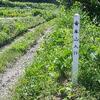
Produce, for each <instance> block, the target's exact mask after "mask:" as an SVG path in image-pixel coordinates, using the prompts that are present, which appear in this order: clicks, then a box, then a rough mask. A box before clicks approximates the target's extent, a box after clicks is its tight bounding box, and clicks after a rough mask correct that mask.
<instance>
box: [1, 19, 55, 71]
mask: <svg viewBox="0 0 100 100" xmlns="http://www.w3.org/2000/svg"><path fill="white" fill-rule="evenodd" d="M54 22H55V19H54V20H51V21H49V22H46V23H44V24H42V25H39V26H37V27H36V28H35V29H34V32H27V33H26V34H24V35H23V38H21V39H20V40H19V41H17V42H16V41H15V42H13V43H12V44H11V46H10V47H9V48H8V49H6V50H5V51H4V52H2V53H0V72H2V71H4V69H5V68H6V66H7V64H8V63H11V62H13V61H14V60H15V59H16V58H17V57H20V56H22V55H23V54H24V53H25V52H26V51H27V49H29V48H30V47H31V45H33V44H34V42H35V41H36V40H37V39H38V37H39V36H41V34H43V32H44V31H45V30H46V29H48V28H49V27H51V26H52V25H54Z"/></svg>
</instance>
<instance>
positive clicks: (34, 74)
mask: <svg viewBox="0 0 100 100" xmlns="http://www.w3.org/2000/svg"><path fill="white" fill-rule="evenodd" d="M80 8H81V4H80V3H75V4H74V5H73V6H72V7H71V8H70V9H67V10H64V8H63V7H62V8H61V11H60V14H59V16H58V17H57V23H56V24H57V25H58V26H57V28H56V29H55V31H54V32H53V33H52V34H51V35H50V36H49V37H48V39H46V40H45V42H44V43H43V44H42V45H41V48H40V49H39V50H38V51H37V55H36V57H35V59H34V61H33V64H32V66H29V67H28V68H27V69H26V74H25V76H24V77H23V78H21V79H20V84H18V86H17V87H16V95H14V97H15V98H14V99H15V100H55V99H57V98H61V99H64V100H87V99H89V100H99V99H100V89H99V88H100V70H99V67H100V61H99V60H100V48H98V47H100V43H99V42H100V37H99V35H100V28H99V27H97V26H95V25H93V24H92V22H91V21H90V18H89V16H87V13H86V12H83V11H82V10H81V9H80ZM76 12H78V13H80V15H81V30H80V64H79V68H80V71H79V86H76V87H74V86H73V85H72V84H71V83H70V78H71V65H72V64H71V63H72V34H71V33H72V24H73V15H74V14H75V13H76Z"/></svg>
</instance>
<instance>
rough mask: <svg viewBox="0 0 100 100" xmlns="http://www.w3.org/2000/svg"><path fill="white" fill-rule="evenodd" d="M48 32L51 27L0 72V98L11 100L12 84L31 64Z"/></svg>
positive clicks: (0, 99)
mask: <svg viewBox="0 0 100 100" xmlns="http://www.w3.org/2000/svg"><path fill="white" fill-rule="evenodd" d="M50 32H51V28H48V29H47V30H46V31H45V32H44V35H42V36H41V37H39V38H38V40H37V41H36V44H35V45H34V46H33V47H32V48H31V49H30V50H28V51H27V53H26V54H25V55H23V56H22V57H20V58H19V59H18V60H17V61H16V63H15V64H13V65H11V67H10V68H7V69H6V71H5V72H4V73H3V74H0V100H11V92H12V88H13V86H14V85H15V84H16V82H17V81H18V79H19V78H20V77H21V76H23V74H24V72H25V67H27V66H28V65H31V64H32V61H33V58H34V56H35V54H36V51H37V49H39V47H40V44H41V42H42V41H43V39H44V37H46V36H48V34H49V33H50Z"/></svg>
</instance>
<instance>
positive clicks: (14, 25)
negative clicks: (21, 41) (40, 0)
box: [0, 16, 45, 47]
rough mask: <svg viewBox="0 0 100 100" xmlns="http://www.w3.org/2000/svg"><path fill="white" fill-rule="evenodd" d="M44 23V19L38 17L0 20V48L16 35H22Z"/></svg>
mask: <svg viewBox="0 0 100 100" xmlns="http://www.w3.org/2000/svg"><path fill="white" fill-rule="evenodd" d="M37 20H38V21H37ZM44 21H45V19H43V18H42V17H40V16H37V17H24V18H17V19H16V18H15V19H2V20H1V21H0V25H1V27H0V47H2V46H3V45H5V44H7V43H9V42H11V41H12V40H13V39H14V38H15V37H17V36H18V35H22V34H23V33H24V32H26V31H27V30H28V29H29V28H32V27H35V26H37V25H39V24H41V23H43V22H44Z"/></svg>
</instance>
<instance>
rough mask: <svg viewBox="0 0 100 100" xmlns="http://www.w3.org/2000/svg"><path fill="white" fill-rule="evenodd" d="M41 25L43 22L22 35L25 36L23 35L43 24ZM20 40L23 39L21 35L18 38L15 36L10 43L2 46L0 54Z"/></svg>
mask: <svg viewBox="0 0 100 100" xmlns="http://www.w3.org/2000/svg"><path fill="white" fill-rule="evenodd" d="M43 23H44V22H42V23H39V24H38V25H36V26H33V27H31V28H29V29H28V30H27V31H26V32H24V33H23V34H25V33H27V32H33V31H34V29H35V28H36V27H37V26H39V25H41V24H43ZM22 38H23V35H19V36H16V37H15V38H13V40H12V41H11V42H10V43H9V42H8V43H7V44H6V45H4V46H2V47H1V48H0V53H3V52H4V51H5V50H6V49H8V48H10V46H11V45H12V44H14V43H15V42H17V41H19V40H20V39H22Z"/></svg>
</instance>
